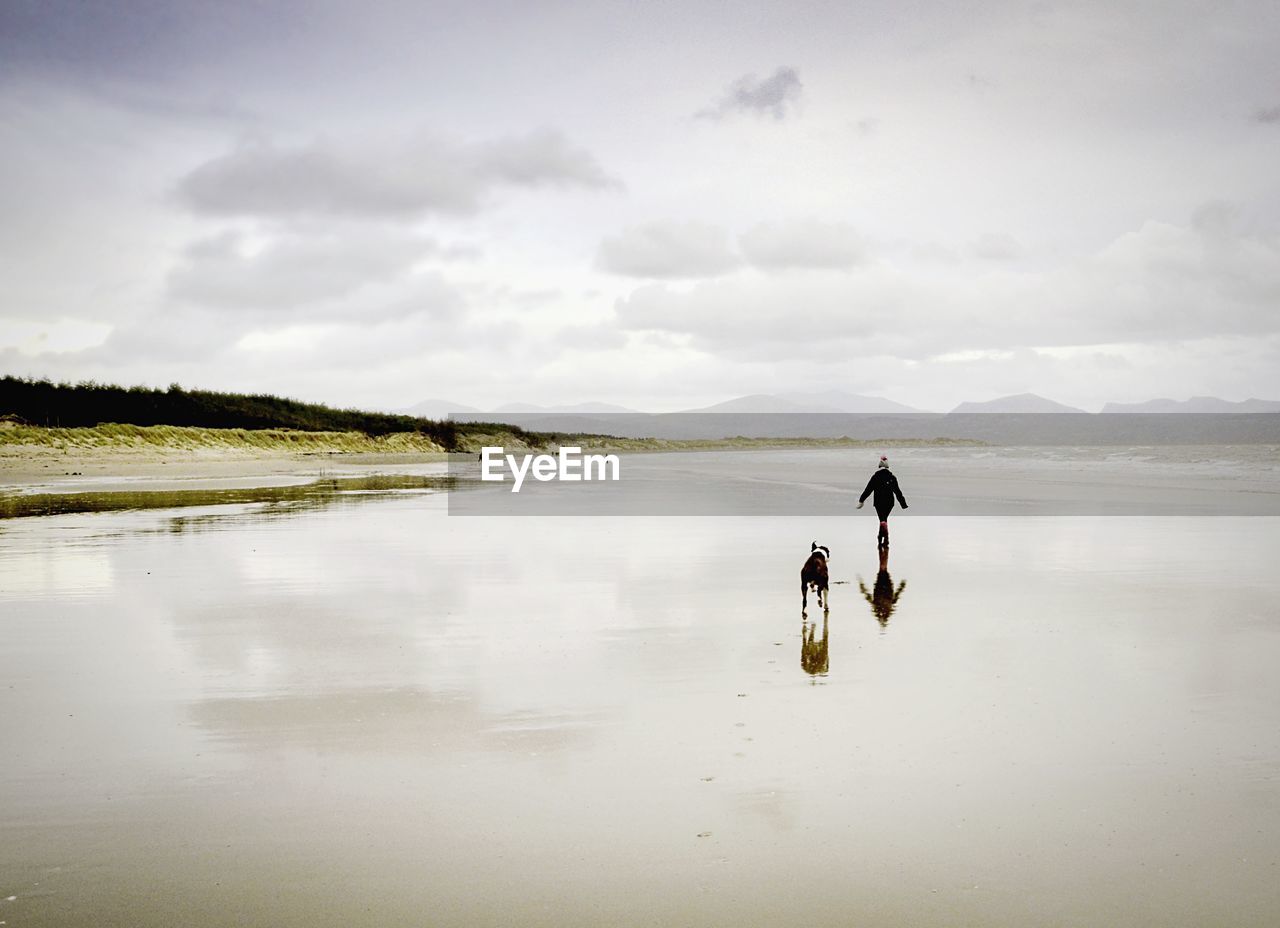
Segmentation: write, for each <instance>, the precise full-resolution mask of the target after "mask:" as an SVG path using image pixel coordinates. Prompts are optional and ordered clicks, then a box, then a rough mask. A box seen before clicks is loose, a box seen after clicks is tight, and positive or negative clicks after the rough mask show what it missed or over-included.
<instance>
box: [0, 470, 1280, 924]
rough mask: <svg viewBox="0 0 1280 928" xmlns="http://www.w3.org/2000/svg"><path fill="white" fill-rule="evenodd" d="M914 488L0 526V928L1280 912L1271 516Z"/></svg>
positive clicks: (211, 510)
mask: <svg viewBox="0 0 1280 928" xmlns="http://www.w3.org/2000/svg"><path fill="white" fill-rule="evenodd" d="M908 490H910V486H908ZM923 509H924V506H923V505H913V508H912V510H911V511H910V512H909V513H907V514H904V515H902V516H900V517H895V520H894V523H893V532H894V535H893V547H892V549H891V552H890V555H889V557H888V559H887V563H885V564H884V571H883V573H884V575H885V576H881V563H880V560H879V558H878V556H877V553H876V551H875V547H874V535H875V519H874V517H873V516H867V515H866V514H865V512H864V513H860V514H857V515H851V516H847V517H844V518H813V517H806V518H791V519H788V518H724V517H718V518H711V517H707V518H699V517H686V518H572V517H561V518H525V517H508V518H503V517H490V518H465V517H458V516H449V515H448V514H447V512H448V508H447V504H446V498H445V495H444V494H442V493H440V492H438V491H436V490H433V489H431V488H427V487H424V488H421V489H418V490H412V489H403V490H399V491H397V492H391V493H367V492H358V493H350V494H338V495H336V496H334V497H333V498H331V499H328V500H327V501H326V502H325V503H324V504H323V505H314V506H305V507H286V508H281V507H272V506H269V505H261V504H254V503H242V504H220V505H205V506H191V507H185V508H182V509H161V510H148V511H129V512H115V513H112V512H102V513H88V514H72V515H60V516H50V517H42V518H28V519H17V520H9V521H5V522H0V634H2V635H3V641H4V643H5V645H4V648H3V649H0V744H3V745H4V746H5V751H4V754H5V760H4V763H3V765H2V766H0V807H3V808H4V809H5V810H6V811H5V816H4V819H3V824H2V825H0V827H2V828H3V841H0V921H6V922H7V923H8V924H9V925H34V926H52V925H58V926H78V925H122V926H123V925H130V926H135V925H136V926H161V925H164V926H170V925H175V924H182V925H225V924H252V925H280V926H292V925H299V926H301V925H307V926H317V925H340V924H342V925H347V924H352V923H356V924H377V925H422V924H433V925H468V926H470V925H493V924H513V923H514V924H527V925H548V926H551V925H556V926H563V925H584V926H585V925H600V924H610V925H654V924H687V925H725V926H729V925H734V926H739V925H762V926H763V925H779V924H799V923H806V924H831V925H834V924H858V925H870V926H878V925H886V926H887V925H895V926H896V925H904V924H910V925H924V926H959V925H1008V926H1015V925H1016V926H1022V925H1028V924H1035V925H1064V926H1067V925H1072V926H1074V925H1099V924H1125V925H1152V926H1154V925H1162V926H1168V925H1186V926H1202V925H1206V924H1231V925H1244V926H1254V925H1257V926H1262V925H1271V924H1274V923H1275V920H1276V917H1277V915H1278V914H1280V890H1278V889H1277V886H1278V885H1280V880H1277V874H1278V873H1280V842H1278V841H1277V839H1276V835H1277V834H1280V781H1278V780H1277V777H1278V776H1280V734H1278V733H1280V699H1278V698H1277V697H1280V687H1278V685H1277V683H1276V678H1275V673H1274V667H1275V664H1276V659H1277V657H1280V625H1277V622H1276V615H1275V604H1276V603H1277V602H1280V576H1278V575H1277V574H1276V572H1275V570H1274V564H1275V560H1276V555H1277V553H1278V552H1280V521H1278V520H1276V519H1274V518H1204V517H1139V516H1134V517H1124V518H1114V519H1102V518H1073V517H1060V516H1044V517H1016V516H1008V517H967V516H953V517H945V518H944V517H933V516H929V515H926V514H924V513H923V512H922V511H921V510H923ZM812 540H818V541H819V542H822V543H824V544H827V545H829V546H830V547H831V549H832V565H831V574H832V579H833V580H834V581H835V585H834V586H833V587H832V591H831V604H830V611H829V614H828V615H827V616H826V618H825V622H824V618H823V616H822V614H821V612H820V611H819V610H817V609H816V608H814V607H813V606H812V603H811V608H810V614H809V616H808V617H807V619H808V621H806V620H804V619H802V617H801V614H800V602H799V590H798V589H797V588H796V587H797V586H798V571H799V568H800V564H801V563H802V561H803V559H804V556H805V555H806V554H807V552H808V548H809V543H810V541H812ZM824 642H825V646H824ZM10 896H12V897H14V898H13V899H11V900H10V899H8V897H10Z"/></svg>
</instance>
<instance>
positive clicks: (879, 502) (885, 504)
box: [858, 454, 911, 548]
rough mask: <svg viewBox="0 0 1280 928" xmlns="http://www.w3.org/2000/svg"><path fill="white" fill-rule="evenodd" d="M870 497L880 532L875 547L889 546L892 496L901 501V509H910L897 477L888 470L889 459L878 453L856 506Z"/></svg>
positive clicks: (859, 505) (859, 506) (860, 506)
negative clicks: (875, 462)
mask: <svg viewBox="0 0 1280 928" xmlns="http://www.w3.org/2000/svg"><path fill="white" fill-rule="evenodd" d="M868 496H871V497H872V501H871V502H872V505H874V506H875V507H876V515H878V516H879V517H880V534H878V535H877V536H876V547H878V548H887V547H889V513H891V512H892V511H893V498H894V497H895V496H896V497H897V498H898V502H900V503H902V508H903V509H910V508H911V507H910V506H908V505H907V501H906V500H905V499H903V497H902V489H901V487H899V486H898V478H897V477H895V476H894V475H893V471H891V470H889V459H888V458H887V457H885V456H884V455H883V454H882V455H880V464H879V466H878V467H876V472H875V473H874V474H872V475H871V479H870V480H868V481H867V488H866V489H865V490H863V491H862V495H861V496H859V497H858V508H859V509H861V508H862V505H863V503H865V502H866V501H867V497H868Z"/></svg>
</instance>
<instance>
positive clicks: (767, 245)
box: [738, 219, 864, 270]
mask: <svg viewBox="0 0 1280 928" xmlns="http://www.w3.org/2000/svg"><path fill="white" fill-rule="evenodd" d="M738 243H739V245H740V246H741V247H742V253H743V255H745V256H746V259H747V260H748V261H749V262H751V263H752V264H754V265H755V266H756V267H759V268H765V269H769V270H783V269H787V268H832V269H844V268H849V267H852V266H854V265H855V264H857V263H858V262H859V261H860V260H861V259H862V256H863V251H864V245H863V243H862V239H861V237H860V236H859V235H858V233H857V231H855V230H854V228H853V227H852V226H849V225H846V224H844V223H837V222H821V221H818V220H816V219H809V220H802V221H798V222H789V223H776V222H769V223H761V224H759V225H757V226H756V227H755V228H753V229H751V230H749V231H747V232H745V233H743V234H742V235H741V236H740V237H739V239H738Z"/></svg>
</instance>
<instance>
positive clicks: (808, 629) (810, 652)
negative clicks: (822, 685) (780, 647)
mask: <svg viewBox="0 0 1280 928" xmlns="http://www.w3.org/2000/svg"><path fill="white" fill-rule="evenodd" d="M817 633H818V623H817V622H816V621H815V622H813V623H812V624H810V623H809V621H808V620H807V619H801V620H800V666H801V667H802V668H804V672H805V673H807V674H809V675H810V676H814V677H817V676H822V675H825V674H826V672H827V668H828V667H829V666H830V659H829V658H828V656H827V610H825V609H823V610H822V640H821V641H816V640H815V638H816V637H817Z"/></svg>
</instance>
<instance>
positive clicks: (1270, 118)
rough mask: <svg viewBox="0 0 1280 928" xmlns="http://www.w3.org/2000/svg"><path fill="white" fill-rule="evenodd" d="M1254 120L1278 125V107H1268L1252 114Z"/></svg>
mask: <svg viewBox="0 0 1280 928" xmlns="http://www.w3.org/2000/svg"><path fill="white" fill-rule="evenodd" d="M1253 118H1254V120H1256V121H1257V122H1261V123H1280V106H1268V107H1264V108H1263V109H1260V110H1258V111H1257V112H1256V113H1254V114H1253Z"/></svg>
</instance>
